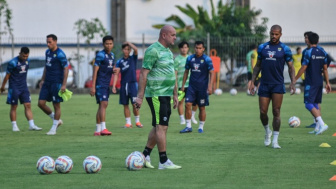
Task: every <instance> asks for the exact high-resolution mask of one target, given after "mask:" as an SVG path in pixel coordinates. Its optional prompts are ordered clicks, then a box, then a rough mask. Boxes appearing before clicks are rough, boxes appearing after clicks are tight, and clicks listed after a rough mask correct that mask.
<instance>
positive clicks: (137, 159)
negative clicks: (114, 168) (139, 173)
mask: <svg viewBox="0 0 336 189" xmlns="http://www.w3.org/2000/svg"><path fill="white" fill-rule="evenodd" d="M139 153H140V152H139ZM139 153H134V152H133V153H131V154H130V155H128V156H127V158H126V160H125V163H126V168H127V169H128V170H130V171H136V170H140V169H141V168H142V167H143V166H144V164H145V158H144V155H142V154H139Z"/></svg>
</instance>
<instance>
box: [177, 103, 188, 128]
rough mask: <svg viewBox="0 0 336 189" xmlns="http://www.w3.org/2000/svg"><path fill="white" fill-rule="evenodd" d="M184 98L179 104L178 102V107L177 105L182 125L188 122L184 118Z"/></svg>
mask: <svg viewBox="0 0 336 189" xmlns="http://www.w3.org/2000/svg"><path fill="white" fill-rule="evenodd" d="M183 102H184V98H183V99H182V100H181V101H179V104H178V107H177V113H178V115H179V117H180V124H181V125H184V124H186V121H185V118H184V107H183V106H184V103H183Z"/></svg>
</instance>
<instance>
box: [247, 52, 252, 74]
mask: <svg viewBox="0 0 336 189" xmlns="http://www.w3.org/2000/svg"><path fill="white" fill-rule="evenodd" d="M252 54H253V50H251V51H249V52H248V53H247V54H246V62H247V71H248V72H252V70H253V68H252Z"/></svg>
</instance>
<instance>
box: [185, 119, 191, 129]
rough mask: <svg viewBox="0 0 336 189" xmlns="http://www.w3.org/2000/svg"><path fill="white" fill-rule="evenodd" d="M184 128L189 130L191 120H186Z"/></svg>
mask: <svg viewBox="0 0 336 189" xmlns="http://www.w3.org/2000/svg"><path fill="white" fill-rule="evenodd" d="M186 126H187V127H188V128H191V119H187V120H186Z"/></svg>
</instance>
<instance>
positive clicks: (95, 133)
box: [93, 132, 101, 136]
mask: <svg viewBox="0 0 336 189" xmlns="http://www.w3.org/2000/svg"><path fill="white" fill-rule="evenodd" d="M100 135H101V134H100V132H94V134H93V136H100Z"/></svg>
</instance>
